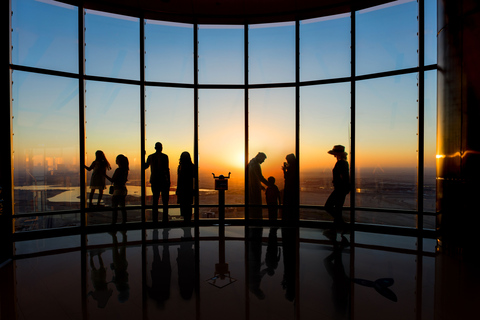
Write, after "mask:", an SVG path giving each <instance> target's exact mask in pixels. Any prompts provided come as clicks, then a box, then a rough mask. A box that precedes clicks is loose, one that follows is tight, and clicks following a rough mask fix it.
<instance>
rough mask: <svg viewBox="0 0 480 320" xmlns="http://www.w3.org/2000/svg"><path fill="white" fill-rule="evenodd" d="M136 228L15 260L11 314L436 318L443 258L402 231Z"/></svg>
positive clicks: (6, 271) (7, 298)
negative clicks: (438, 265) (391, 235)
mask: <svg viewBox="0 0 480 320" xmlns="http://www.w3.org/2000/svg"><path fill="white" fill-rule="evenodd" d="M135 232H138V231H128V232H127V231H118V232H111V233H105V234H97V235H96V236H95V237H92V239H94V242H92V243H93V244H92V243H87V249H86V250H85V251H82V250H72V251H70V252H66V253H65V252H55V251H54V252H51V253H55V254H31V255H30V256H29V255H25V256H24V257H23V258H19V259H17V260H15V261H13V263H10V264H9V265H7V266H5V267H3V268H2V272H1V274H0V276H1V279H0V280H1V281H2V282H1V283H2V289H0V292H1V298H2V303H1V308H0V319H157V318H162V317H163V318H168V319H232V320H235V319H433V318H434V289H435V281H436V279H435V255H434V253H429V252H421V251H415V250H411V249H400V248H398V246H399V243H400V241H399V238H396V239H395V246H396V247H394V248H391V249H389V247H388V243H385V242H382V243H379V246H378V247H375V246H373V245H371V244H362V243H355V242H354V241H352V239H353V238H351V237H352V235H349V234H347V235H343V236H342V235H340V234H332V233H331V232H329V231H328V230H327V231H323V230H314V229H310V230H306V229H300V230H299V229H298V228H277V227H250V228H244V227H233V226H227V227H218V226H217V227H206V228H205V229H203V227H200V228H198V229H197V230H195V229H194V228H190V227H186V228H172V229H153V230H147V231H146V232H145V237H144V239H143V240H141V241H139V240H138V236H137V234H136V233H135ZM130 233H131V234H130ZM129 236H133V239H135V240H132V239H130V240H129ZM373 237H374V236H373ZM130 238H132V237H130ZM382 239H383V238H382ZM60 241H61V239H60ZM372 241H373V240H372V239H370V240H369V241H367V242H368V243H371V242H372ZM405 243H406V247H408V246H409V245H410V244H409V243H410V239H405ZM12 279H13V280H12ZM475 294H476V293H474V295H475ZM12 296H13V297H14V299H12V298H11V297H12Z"/></svg>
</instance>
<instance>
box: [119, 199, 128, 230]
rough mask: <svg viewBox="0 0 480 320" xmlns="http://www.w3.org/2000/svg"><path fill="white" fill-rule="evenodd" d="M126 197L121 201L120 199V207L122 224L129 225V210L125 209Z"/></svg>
mask: <svg viewBox="0 0 480 320" xmlns="http://www.w3.org/2000/svg"><path fill="white" fill-rule="evenodd" d="M125 197H126V196H122V197H121V199H119V200H120V201H119V206H120V207H121V208H122V209H121V210H122V223H127V209H125Z"/></svg>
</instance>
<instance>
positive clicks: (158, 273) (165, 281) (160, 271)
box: [147, 229, 172, 308]
mask: <svg viewBox="0 0 480 320" xmlns="http://www.w3.org/2000/svg"><path fill="white" fill-rule="evenodd" d="M153 240H154V242H155V243H154V245H153V246H152V248H153V262H152V270H151V271H150V275H151V276H152V286H151V287H147V292H148V296H149V297H150V298H152V299H153V300H155V301H156V302H157V306H158V307H160V308H163V307H164V306H165V301H167V300H168V299H169V298H170V281H171V278H172V266H171V263H170V249H169V247H168V230H167V229H164V230H163V241H164V243H163V250H162V257H160V252H159V249H158V247H159V244H158V229H155V230H153Z"/></svg>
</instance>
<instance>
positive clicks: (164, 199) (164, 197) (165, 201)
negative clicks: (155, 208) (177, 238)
mask: <svg viewBox="0 0 480 320" xmlns="http://www.w3.org/2000/svg"><path fill="white" fill-rule="evenodd" d="M169 193H170V188H163V190H162V208H163V218H162V222H168V198H169V196H170V194H169Z"/></svg>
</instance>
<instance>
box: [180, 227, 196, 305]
mask: <svg viewBox="0 0 480 320" xmlns="http://www.w3.org/2000/svg"><path fill="white" fill-rule="evenodd" d="M182 229H183V237H182V241H181V242H180V248H178V249H177V250H178V257H177V266H178V287H179V289H180V295H181V296H182V298H183V299H184V300H189V299H190V298H191V297H192V295H193V289H194V286H195V251H194V249H193V237H192V232H191V229H192V228H190V227H184V228H182Z"/></svg>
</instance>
